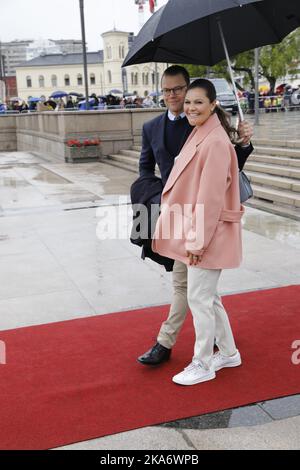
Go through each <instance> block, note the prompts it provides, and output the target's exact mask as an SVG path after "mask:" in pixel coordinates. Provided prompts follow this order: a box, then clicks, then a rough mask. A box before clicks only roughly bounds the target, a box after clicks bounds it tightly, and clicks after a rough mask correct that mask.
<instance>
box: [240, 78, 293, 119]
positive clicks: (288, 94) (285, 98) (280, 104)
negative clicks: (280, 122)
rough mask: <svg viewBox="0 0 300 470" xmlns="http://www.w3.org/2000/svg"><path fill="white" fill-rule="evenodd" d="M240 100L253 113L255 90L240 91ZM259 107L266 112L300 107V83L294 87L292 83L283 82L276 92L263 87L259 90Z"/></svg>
mask: <svg viewBox="0 0 300 470" xmlns="http://www.w3.org/2000/svg"><path fill="white" fill-rule="evenodd" d="M240 100H241V103H242V105H243V107H244V110H245V111H246V112H248V113H249V114H253V113H254V110H255V90H254V89H253V88H251V90H250V91H245V92H240ZM259 108H260V109H264V110H265V112H266V113H270V112H277V111H293V110H294V109H300V85H299V86H298V87H297V88H293V87H292V86H291V85H288V84H283V85H280V86H278V87H277V88H276V90H275V91H274V92H272V91H271V90H270V89H264V88H261V89H260V91H259Z"/></svg>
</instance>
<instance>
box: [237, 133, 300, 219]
mask: <svg viewBox="0 0 300 470" xmlns="http://www.w3.org/2000/svg"><path fill="white" fill-rule="evenodd" d="M253 144H254V152H253V154H252V155H250V157H249V159H248V160H247V163H246V165H245V168H244V170H245V172H246V174H247V176H248V177H249V179H250V181H251V184H252V188H253V192H254V197H253V198H252V199H249V201H248V202H247V205H249V206H251V207H255V208H257V209H261V210H265V211H267V212H271V213H273V214H278V215H283V216H285V217H290V218H293V219H296V220H300V140H299V141H277V140H273V141H270V140H263V139H255V140H254V141H253Z"/></svg>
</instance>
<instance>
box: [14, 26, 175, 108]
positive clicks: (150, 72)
mask: <svg viewBox="0 0 300 470" xmlns="http://www.w3.org/2000/svg"><path fill="white" fill-rule="evenodd" d="M102 38H103V51H98V52H88V53H87V60H88V80H89V92H90V94H91V93H96V94H97V95H106V94H108V93H109V92H110V91H111V90H113V89H117V90H120V91H122V92H127V93H136V94H138V95H139V96H144V95H145V92H147V93H151V92H154V91H156V88H158V89H160V79H161V76H162V73H163V71H164V69H165V68H166V67H167V64H156V65H155V64H154V63H149V64H139V65H135V66H129V67H126V68H124V69H122V63H123V61H124V58H125V57H126V55H127V53H128V50H129V45H130V44H131V43H132V39H133V35H132V33H128V32H123V31H116V30H113V31H108V32H105V33H103V34H102ZM16 70H17V88H18V96H20V97H21V98H23V99H28V97H29V96H35V97H40V96H45V97H46V98H47V97H48V96H49V95H51V93H52V92H53V91H56V90H63V91H66V92H77V93H83V94H85V90H84V79H83V60H82V54H78V53H77V54H74V53H71V54H70V53H64V54H43V55H41V56H40V57H36V58H34V59H32V60H30V61H26V62H24V63H22V64H20V65H18V66H17V68H16Z"/></svg>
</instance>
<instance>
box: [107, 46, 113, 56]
mask: <svg viewBox="0 0 300 470" xmlns="http://www.w3.org/2000/svg"><path fill="white" fill-rule="evenodd" d="M106 55H107V58H108V59H111V58H112V52H111V46H107V48H106Z"/></svg>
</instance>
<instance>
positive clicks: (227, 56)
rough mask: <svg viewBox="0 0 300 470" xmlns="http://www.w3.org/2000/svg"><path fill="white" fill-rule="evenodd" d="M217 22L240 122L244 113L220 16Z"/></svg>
mask: <svg viewBox="0 0 300 470" xmlns="http://www.w3.org/2000/svg"><path fill="white" fill-rule="evenodd" d="M217 23H218V27H219V32H220V36H221V41H222V44H223V48H224V52H225V56H226V60H227V66H228V71H229V75H230V79H231V83H232V87H233V93H234V96H235V99H236V102H237V106H238V113H239V118H240V122H242V121H244V114H243V111H242V108H241V104H240V100H239V98H238V94H237V89H236V86H235V81H234V77H233V71H232V67H231V63H230V58H229V54H228V50H227V45H226V41H225V37H224V33H223V28H222V23H221V19H220V18H217Z"/></svg>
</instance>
